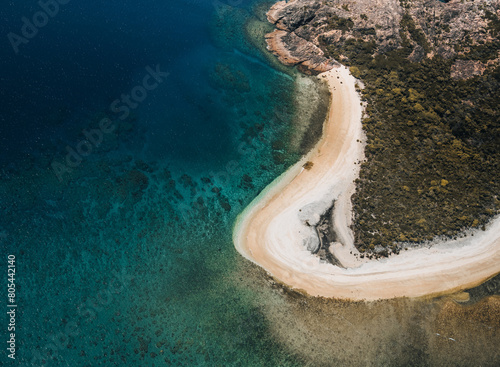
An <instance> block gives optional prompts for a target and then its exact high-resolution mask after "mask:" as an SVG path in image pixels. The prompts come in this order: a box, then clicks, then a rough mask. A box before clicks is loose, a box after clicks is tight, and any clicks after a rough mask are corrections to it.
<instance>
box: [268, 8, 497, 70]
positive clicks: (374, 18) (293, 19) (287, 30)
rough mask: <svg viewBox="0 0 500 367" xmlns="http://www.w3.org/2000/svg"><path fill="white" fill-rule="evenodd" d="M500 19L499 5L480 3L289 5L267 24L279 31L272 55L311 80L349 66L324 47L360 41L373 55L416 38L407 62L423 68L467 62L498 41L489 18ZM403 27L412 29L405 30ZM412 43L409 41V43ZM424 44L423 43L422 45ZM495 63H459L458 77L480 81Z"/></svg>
mask: <svg viewBox="0 0 500 367" xmlns="http://www.w3.org/2000/svg"><path fill="white" fill-rule="evenodd" d="M499 13H500V1H498V0H493V1H490V0H478V1H465V2H464V1H460V0H451V1H448V2H441V1H438V0H358V1H350V0H334V1H319V0H291V1H279V2H277V3H275V4H274V5H273V6H272V7H271V9H270V10H269V12H268V13H267V19H268V20H269V22H270V23H272V24H274V25H275V26H276V28H277V29H276V30H275V31H273V32H271V33H269V34H267V35H266V41H267V45H268V49H269V50H270V51H271V52H273V53H274V54H275V55H276V56H277V57H278V58H279V60H280V61H281V62H282V63H283V64H285V65H292V66H293V65H296V66H297V67H298V68H299V70H301V71H303V72H304V73H307V74H313V75H316V74H319V73H321V72H325V71H328V70H331V69H332V68H333V67H334V66H335V65H336V64H337V63H338V62H343V61H345V60H346V58H347V57H346V56H345V55H339V59H338V60H335V59H333V58H331V57H328V55H325V52H324V51H323V49H322V48H323V47H322V46H324V45H325V44H330V45H332V44H333V45H335V44H339V45H341V44H344V43H345V42H350V41H349V40H351V41H352V40H357V41H359V40H362V41H364V42H373V43H374V44H375V46H376V47H375V52H374V54H383V53H386V52H388V51H391V50H395V49H398V48H400V47H402V45H403V44H404V42H405V33H412V34H414V35H415V37H413V38H414V39H415V38H416V40H411V39H410V43H411V47H412V48H413V51H412V52H411V54H410V55H409V56H408V60H409V61H412V62H419V61H421V60H423V59H425V58H433V57H434V56H436V55H439V56H441V57H443V58H445V59H451V58H454V57H457V56H460V57H466V56H467V54H468V53H469V52H470V51H471V48H473V47H475V46H478V45H483V44H485V43H488V42H492V41H494V39H492V37H491V35H489V34H488V19H487V17H486V16H485V14H494V15H495V14H496V15H497V16H498V15H499ZM405 25H409V26H407V27H405ZM410 38H411V37H410ZM419 39H420V42H419ZM499 59H500V57H499V58H497V59H496V60H494V61H493V62H491V61H490V62H488V63H484V64H483V63H480V62H476V63H475V65H474V67H471V64H470V63H463V62H462V61H461V60H458V61H457V63H456V65H455V66H454V71H453V72H454V77H455V78H457V79H467V78H469V77H471V76H474V75H481V74H482V73H483V72H484V70H485V69H486V68H487V67H492V66H494V65H497V64H498V61H499Z"/></svg>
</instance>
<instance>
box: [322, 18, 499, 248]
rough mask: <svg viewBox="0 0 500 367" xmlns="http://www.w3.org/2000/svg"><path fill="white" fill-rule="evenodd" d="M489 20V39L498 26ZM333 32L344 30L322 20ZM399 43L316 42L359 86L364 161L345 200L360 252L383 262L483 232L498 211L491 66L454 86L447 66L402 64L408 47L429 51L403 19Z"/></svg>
mask: <svg viewBox="0 0 500 367" xmlns="http://www.w3.org/2000/svg"><path fill="white" fill-rule="evenodd" d="M488 16H489V17H490V18H491V19H490V18H489V19H490V27H489V32H490V34H491V35H492V36H493V37H495V35H497V34H498V27H499V22H498V18H497V17H496V16H494V15H493V14H491V13H490V14H488ZM336 24H337V25H338V26H339V28H341V27H345V25H346V24H349V23H346V22H341V21H339V20H338V19H335V20H334V21H332V20H330V22H329V25H330V26H335V25H336ZM401 38H402V47H400V48H399V49H397V50H393V51H390V52H387V53H385V54H383V55H381V54H378V55H377V54H376V52H375V51H376V44H375V43H374V42H366V41H363V40H362V39H361V38H359V39H350V40H348V41H345V42H344V43H342V44H335V45H328V44H326V43H325V42H322V48H323V50H324V51H325V53H326V54H327V55H328V56H330V57H334V58H336V59H338V58H339V56H340V55H343V56H344V57H346V59H344V60H343V61H342V62H343V63H345V64H347V65H349V66H351V72H352V74H353V75H354V76H356V77H358V78H359V79H361V80H362V81H363V82H364V84H365V89H363V91H362V94H363V97H364V98H365V100H366V101H367V102H368V103H367V108H366V113H367V117H366V118H364V120H363V127H364V130H365V132H366V136H367V145H366V150H365V154H366V161H365V162H363V163H362V165H361V173H360V178H359V179H358V180H357V189H356V193H355V195H354V196H353V205H354V211H355V221H354V223H355V224H354V228H353V229H354V232H355V237H356V244H357V246H358V248H359V249H360V251H361V252H366V251H368V252H372V251H373V250H379V251H378V252H379V253H380V254H382V255H387V254H388V253H391V252H396V253H397V252H399V250H400V248H401V244H402V243H420V242H422V241H425V240H430V239H432V238H433V237H435V236H436V235H442V236H447V237H454V236H457V235H459V234H460V232H461V231H463V230H464V229H466V228H470V227H479V228H484V225H485V224H486V223H487V222H488V220H489V219H490V218H491V217H492V216H493V215H495V214H496V213H498V212H499V211H500V210H499V209H500V201H499V199H500V198H499V197H498V196H497V195H498V194H499V192H500V115H499V109H498V107H499V91H500V88H499V87H500V68H499V67H498V66H496V67H494V68H493V67H490V68H489V69H488V70H487V71H486V72H485V73H484V74H483V75H482V76H477V77H474V78H471V79H468V80H465V81H464V80H460V81H459V80H454V79H452V77H451V76H450V69H451V65H452V64H453V63H454V61H455V60H456V58H455V59H452V60H445V59H443V58H441V57H438V56H435V57H433V58H432V59H430V58H424V59H423V61H421V62H419V63H416V62H415V63H412V62H410V61H409V60H408V56H409V55H410V54H411V52H412V51H413V49H414V47H415V44H418V45H420V47H422V48H423V49H424V50H425V51H428V50H429V49H430V45H429V44H428V42H427V40H426V38H425V35H424V34H423V32H422V31H421V30H419V29H417V28H416V27H415V24H414V23H413V21H412V19H411V17H409V16H404V17H403V19H402V22H401ZM494 39H495V38H494ZM320 41H321V40H320ZM467 46H471V45H467ZM498 50H499V45H498V40H494V41H493V42H491V43H489V44H483V45H478V46H474V47H470V53H469V54H466V55H465V56H461V58H465V59H469V60H471V59H472V60H481V61H483V62H486V61H488V60H492V59H495V58H496V57H497V56H498ZM377 245H379V246H381V247H376V246H377ZM381 248H383V250H382V251H380V250H381ZM370 256H371V255H370Z"/></svg>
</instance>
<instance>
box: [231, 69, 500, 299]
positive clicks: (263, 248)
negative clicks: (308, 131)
mask: <svg viewBox="0 0 500 367" xmlns="http://www.w3.org/2000/svg"><path fill="white" fill-rule="evenodd" d="M320 77H321V78H325V79H326V80H327V81H328V84H329V88H330V91H331V93H332V103H331V107H330V111H329V116H328V119H327V121H326V122H325V126H324V132H323V133H324V134H323V137H322V139H321V140H320V141H319V142H318V144H317V145H316V147H315V148H314V149H313V150H312V151H311V152H310V153H309V154H308V155H307V156H306V157H304V158H303V159H302V160H301V161H300V162H298V163H297V164H296V165H294V166H293V167H291V168H290V169H289V170H288V171H286V172H285V173H284V174H283V175H281V176H280V177H278V178H277V179H276V180H275V181H274V182H273V183H272V184H271V185H269V186H268V187H267V188H266V189H265V190H264V191H262V192H261V194H260V195H259V196H258V197H257V198H256V199H255V200H254V201H253V202H252V203H251V204H250V205H249V206H248V207H247V208H246V209H245V210H244V211H243V212H242V213H241V214H240V215H239V217H238V219H237V221H236V224H235V228H234V233H233V240H234V243H235V246H236V249H237V250H238V251H239V252H240V253H241V254H242V255H243V256H244V257H246V258H247V259H249V260H251V261H253V262H254V263H256V264H258V265H259V266H261V267H263V268H264V269H266V270H267V271H268V272H269V273H270V274H271V275H272V276H274V277H275V278H276V279H278V280H280V281H282V282H283V283H285V284H287V285H289V286H291V287H293V288H297V289H302V290H304V291H305V292H307V293H308V294H310V295H313V296H323V297H335V298H347V299H353V300H360V299H366V300H375V299H385V298H393V297H402V296H408V297H419V296H425V295H431V294H432V295H436V294H441V293H448V292H454V291H458V290H461V289H466V288H470V287H472V286H475V285H478V284H480V283H481V282H483V281H484V280H486V279H488V278H489V277H491V276H493V275H495V274H497V273H499V272H500V218H497V219H496V220H494V221H492V223H490V225H489V226H488V228H487V230H486V231H477V232H476V233H475V235H474V236H471V237H467V238H464V239H460V240H455V241H446V242H443V243H438V244H435V245H434V246H433V247H432V248H430V249H429V248H421V249H414V250H409V251H405V252H404V253H401V254H400V255H397V256H391V257H389V258H387V259H382V260H373V261H360V260H357V258H356V257H355V256H354V255H353V254H351V252H352V253H356V252H357V251H356V250H355V248H354V246H353V242H352V241H353V240H352V233H351V231H350V229H349V227H348V226H349V224H350V221H351V213H352V208H351V204H350V196H351V194H352V192H353V190H354V185H353V180H354V179H355V178H356V177H357V175H358V172H359V168H358V165H356V164H355V162H357V161H358V160H361V159H362V158H363V145H362V144H361V143H360V142H359V141H360V140H362V139H363V132H362V126H361V114H362V108H361V106H360V99H359V95H358V94H357V93H356V90H355V87H354V85H355V79H354V78H353V77H352V76H351V75H349V71H348V70H347V69H346V68H344V67H341V68H336V69H333V70H331V71H328V72H326V73H323V74H321V75H320ZM307 161H311V162H313V167H312V168H311V169H310V170H305V169H304V168H302V166H303V165H304V163H305V162H307ZM334 200H335V211H334V225H335V229H336V231H337V234H338V237H339V242H341V243H342V244H341V243H337V244H335V245H334V246H333V247H334V249H335V250H334V252H335V254H336V255H337V257H338V258H340V260H341V261H342V263H343V264H344V266H346V267H347V268H346V269H343V268H340V267H337V266H333V265H331V264H327V263H324V262H320V260H319V258H317V257H316V256H314V255H312V254H311V253H310V252H309V251H307V250H306V246H307V244H310V243H314V241H315V238H316V241H317V237H315V234H314V233H315V230H314V228H313V227H309V226H307V225H306V224H305V223H306V221H307V222H308V223H310V224H312V225H314V224H315V222H316V221H317V220H318V219H319V214H321V213H322V212H323V211H325V210H326V209H327V208H328V207H329V206H330V205H331V203H332V202H333V201H334Z"/></svg>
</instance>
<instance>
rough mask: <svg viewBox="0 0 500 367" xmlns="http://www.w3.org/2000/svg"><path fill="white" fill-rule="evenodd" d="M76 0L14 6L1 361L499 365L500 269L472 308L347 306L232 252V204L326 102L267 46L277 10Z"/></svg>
mask: <svg viewBox="0 0 500 367" xmlns="http://www.w3.org/2000/svg"><path fill="white" fill-rule="evenodd" d="M61 2H65V1H62V0H61ZM66 2H67V3H66V4H60V5H59V6H58V9H56V8H55V7H52V8H49V10H48V11H50V12H52V15H53V16H47V17H46V19H45V18H44V17H43V14H42V15H40V11H42V8H41V7H40V5H39V4H38V2H37V1H34V0H29V1H24V2H12V1H8V2H4V3H2V4H1V5H0V15H1V19H2V33H3V34H4V36H3V37H4V38H3V41H2V43H1V45H0V55H1V58H0V82H1V89H0V91H1V92H0V93H1V102H0V248H1V251H2V263H3V264H4V265H2V266H4V268H3V269H4V270H2V271H4V274H5V275H4V276H5V278H4V281H7V266H8V261H7V256H8V255H9V254H12V255H15V257H16V260H15V267H16V276H15V284H16V293H15V294H16V299H15V300H16V303H17V309H16V310H17V311H16V317H15V322H16V330H15V339H16V354H15V357H16V360H15V361H14V360H12V359H10V358H8V354H9V352H8V351H7V350H6V348H3V352H2V355H1V356H0V358H1V360H2V365H19V366H45V365H46V366H118V365H119V366H165V365H172V366H427V365H436V366H448V365H449V366H470V365H482V366H496V365H498V364H499V363H500V355H499V346H500V336H499V328H500V305H499V302H500V301H499V299H500V298H499V297H498V294H499V289H500V281H499V280H498V279H493V280H492V281H490V282H489V283H487V284H486V285H483V286H482V287H479V288H477V289H475V290H473V291H471V293H470V301H468V302H465V303H464V302H462V303H459V302H458V301H456V299H459V298H460V297H458V296H457V297H455V298H452V297H446V298H440V299H432V300H405V299H403V300H394V301H386V302H371V303H349V302H339V301H334V300H323V299H312V298H306V297H303V296H301V295H298V294H295V293H294V292H290V291H287V290H286V289H284V288H282V287H281V286H279V285H277V284H276V283H274V282H273V281H272V280H271V279H269V278H268V277H267V276H266V275H265V274H264V273H263V272H262V271H261V270H260V269H259V268H257V267H256V266H254V265H253V264H250V263H249V262H247V261H246V260H244V259H243V258H242V257H241V256H240V255H239V254H238V253H237V252H236V251H235V249H234V247H233V244H232V239H231V236H232V226H233V224H234V221H235V218H236V216H237V215H238V213H239V212H241V210H242V209H243V208H244V207H245V206H246V205H247V204H248V203H249V202H250V201H251V200H252V199H253V198H254V197H255V196H256V195H257V194H258V193H259V192H260V190H262V189H263V188H264V187H265V186H266V185H267V184H269V183H270V182H271V181H272V180H273V179H274V178H276V177H277V176H278V175H279V174H281V173H282V172H284V170H285V169H286V168H287V167H288V166H290V165H291V164H293V163H294V162H295V161H296V160H297V159H298V157H299V156H300V154H301V153H303V152H304V150H305V149H307V148H308V147H310V146H312V144H313V142H311V141H310V139H309V138H308V137H310V136H311V134H312V136H315V137H316V138H317V136H318V133H319V128H318V126H320V124H321V122H322V119H323V116H324V115H325V112H326V103H327V100H328V99H327V96H326V95H325V91H324V86H321V85H319V84H318V83H317V82H314V81H313V79H312V78H309V77H304V76H299V75H297V73H296V72H295V71H294V70H290V69H287V68H284V67H282V66H281V65H279V64H277V62H276V60H275V59H274V58H273V57H272V56H271V55H269V54H267V53H266V52H265V51H264V49H265V45H264V44H263V35H264V33H265V32H267V31H269V30H270V29H272V27H271V26H270V25H269V24H268V23H267V22H266V20H265V17H264V11H265V10H266V9H267V8H268V6H269V4H266V3H264V2H262V1H260V0H255V1H250V0H227V1H223V0H220V1H218V0H216V1H211V0H168V1H166V0H164V1H160V0H150V1H147V2H137V1H130V0H121V1H115V0H110V1H106V2H103V1H96V0H87V1H85V2H84V1H77V0H73V1H66ZM42 3H43V1H42ZM47 3H50V4H54V2H52V1H47ZM37 14H38V15H37ZM23 17H25V18H26V19H27V21H29V22H30V23H33V22H35V23H37V24H39V25H41V24H43V22H45V23H47V24H46V25H44V26H40V27H38V28H36V29H34V28H33V26H24V29H23V28H22V27H23V24H25V21H23V20H22V18H23ZM34 18H35V19H34ZM23 30H24V33H26V34H27V35H28V36H29V37H25V36H23ZM30 32H31V33H30ZM9 34H10V36H9ZM12 34H16V35H17V38H15V37H16V36H13V35H12ZM13 37H14V38H13ZM20 37H24V41H21V38H20ZM11 41H12V42H13V43H14V47H13V45H12V44H11ZM15 48H17V50H15ZM16 51H17V53H16ZM4 291H5V293H2V295H5V296H2V297H3V300H4V301H3V302H5V303H4V304H5V306H4V307H5V308H4V311H5V310H6V309H7V300H8V299H7V287H4ZM2 314H3V315H4V316H3V317H2V318H1V319H0V320H1V327H0V329H1V330H2V334H0V335H2V337H3V338H4V339H3V340H4V346H5V344H8V343H5V341H7V340H9V338H10V335H9V333H10V332H8V331H7V327H8V324H9V320H8V318H7V317H6V313H5V312H2Z"/></svg>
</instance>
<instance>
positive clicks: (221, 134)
mask: <svg viewBox="0 0 500 367" xmlns="http://www.w3.org/2000/svg"><path fill="white" fill-rule="evenodd" d="M247 3H248V1H247ZM242 4H243V3H242ZM214 9H215V8H214V6H213V3H212V2H211V1H205V0H200V1H181V0H177V1H160V0H152V1H148V2H147V3H144V2H141V3H139V4H138V3H137V2H135V1H107V2H102V1H97V0H90V1H85V2H83V1H75V0H73V1H70V2H69V3H68V4H66V5H60V8H59V12H58V13H57V14H56V15H55V17H53V18H50V19H49V21H48V24H47V25H45V26H44V27H42V28H39V31H38V33H37V34H36V35H35V36H34V37H33V38H32V39H30V40H29V42H28V43H27V44H20V45H18V49H19V50H18V51H19V52H18V53H17V54H16V53H15V52H14V49H13V47H11V45H10V42H9V39H8V37H7V36H6V35H7V33H8V32H13V33H15V34H17V35H20V36H22V32H21V27H22V25H23V22H22V21H21V18H22V17H26V18H28V19H29V20H31V21H33V16H34V15H35V14H36V13H37V12H38V11H40V7H39V5H38V4H37V3H36V2H35V1H26V2H19V3H16V4H15V5H13V3H3V4H2V5H1V10H0V12H1V14H2V19H3V21H2V35H3V38H2V44H1V52H2V54H1V55H2V57H1V58H0V70H1V71H0V78H1V83H2V84H1V85H2V88H1V93H2V94H1V100H2V103H1V105H0V109H1V110H0V116H1V117H0V118H1V127H0V129H1V130H0V139H1V140H0V142H1V147H2V161H4V162H5V160H10V159H12V158H14V159H15V157H16V156H19V154H21V153H26V152H36V151H37V150H40V149H41V146H43V145H47V144H49V143H50V142H54V141H57V139H58V138H60V137H65V138H67V139H70V138H71V137H70V136H67V130H68V126H71V125H73V126H74V127H75V128H77V129H78V128H79V127H80V126H81V125H85V122H84V121H82V120H83V119H84V118H85V117H86V116H88V114H91V113H94V112H95V111H96V110H99V109H101V110H103V111H104V110H106V109H107V110H108V112H109V105H110V103H111V102H112V101H113V100H115V99H116V98H119V97H120V95H121V94H122V93H126V92H129V91H130V90H131V88H132V87H134V86H135V85H136V84H137V82H138V81H140V80H141V78H142V77H143V74H144V68H145V67H146V66H148V65H150V66H154V65H157V64H159V65H160V67H161V70H164V71H168V72H169V73H170V78H169V80H168V82H166V83H164V84H163V85H162V86H161V88H159V89H157V90H155V91H154V92H152V93H150V95H149V96H148V98H147V99H146V100H145V101H144V105H153V106H154V107H155V108H154V109H155V112H156V115H155V116H152V115H151V114H149V115H148V116H147V117H148V119H149V120H148V121H149V122H150V123H151V124H154V126H155V128H157V130H156V131H155V134H157V135H159V136H158V139H161V140H162V142H163V144H164V145H165V146H166V147H168V148H169V153H170V154H171V155H172V156H174V157H179V156H182V155H184V156H185V155H186V154H190V156H191V157H192V158H193V159H200V158H203V157H204V156H205V155H206V154H209V155H210V156H211V157H212V158H214V156H216V155H217V154H225V153H227V151H226V149H227V148H228V144H229V137H228V134H227V129H226V125H227V123H228V118H230V117H229V116H227V115H226V116H224V115H222V116H221V115H220V114H219V113H218V112H219V111H218V110H217V107H220V106H217V105H215V106H213V108H214V110H215V111H216V112H217V115H218V118H217V119H212V120H210V121H204V118H203V117H202V116H200V109H199V106H200V105H201V104H204V105H206V101H205V97H206V96H207V94H211V93H212V94H213V93H214V92H215V91H214V90H210V89H206V88H207V87H206V84H207V83H206V72H207V68H209V67H210V66H211V63H214V62H215V61H216V60H217V59H219V58H221V57H223V55H221V51H220V50H217V49H216V48H215V47H214V46H212V42H211V40H210V32H209V27H210V21H211V16H213V14H214ZM204 93H205V94H204ZM144 105H143V107H144ZM159 105H164V107H163V109H161V108H158V106H159ZM210 108H212V107H207V111H205V112H206V114H207V115H209V116H211V115H212V111H210ZM135 112H139V111H135ZM159 120H161V121H159ZM144 123H147V122H144ZM79 125H80V126H79ZM159 125H161V127H160V126H159ZM208 126H209V128H210V131H211V132H210V134H209V133H207V127H208ZM82 127H84V126H82ZM207 135H213V136H217V141H218V142H219V144H214V139H213V138H212V137H208V139H207ZM188 139H189V145H190V146H196V147H197V148H196V149H193V148H191V149H189V148H187V147H186V146H185V142H186V140H188ZM63 148H64V147H63Z"/></svg>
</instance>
